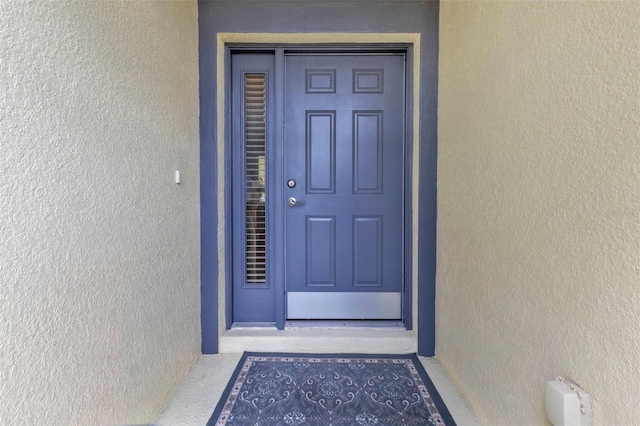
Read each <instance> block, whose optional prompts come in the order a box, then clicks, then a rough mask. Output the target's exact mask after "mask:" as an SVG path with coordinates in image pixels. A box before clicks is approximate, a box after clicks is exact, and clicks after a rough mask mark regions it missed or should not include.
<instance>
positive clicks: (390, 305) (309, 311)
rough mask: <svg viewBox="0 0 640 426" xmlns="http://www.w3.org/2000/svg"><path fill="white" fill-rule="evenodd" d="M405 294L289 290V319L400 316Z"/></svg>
mask: <svg viewBox="0 0 640 426" xmlns="http://www.w3.org/2000/svg"><path fill="white" fill-rule="evenodd" d="M401 318H402V293H400V292H397V293H395V292H394V293H381V292H380V293H373V292H367V293H356V292H347V293H338V292H335V293H331V292H288V293H287V319H401Z"/></svg>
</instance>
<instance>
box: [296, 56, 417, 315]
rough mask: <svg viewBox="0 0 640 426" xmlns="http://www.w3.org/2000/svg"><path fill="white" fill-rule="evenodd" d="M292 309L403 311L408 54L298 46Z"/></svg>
mask: <svg viewBox="0 0 640 426" xmlns="http://www.w3.org/2000/svg"><path fill="white" fill-rule="evenodd" d="M285 66H286V83H285V153H284V154H285V170H284V173H285V181H287V188H285V194H286V200H285V201H286V202H287V207H286V209H285V212H286V213H285V229H286V235H285V244H286V259H285V269H286V270H285V279H286V283H285V286H286V291H287V318H290V319H311V318H319V319H331V318H336V319H337V318H339V319H354V318H355V319H400V318H401V316H402V315H401V312H402V310H401V308H402V306H401V305H402V303H401V299H402V298H401V293H402V288H403V226H402V225H403V194H404V189H403V171H404V106H405V98H404V96H405V90H404V66H405V58H404V55H400V54H398V55H396V54H389V55H330V54H328V55H290V56H287V57H286V65H285Z"/></svg>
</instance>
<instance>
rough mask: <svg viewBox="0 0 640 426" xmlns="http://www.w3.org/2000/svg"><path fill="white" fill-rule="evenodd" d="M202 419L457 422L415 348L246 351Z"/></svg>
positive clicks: (255, 423)
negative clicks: (396, 352) (407, 350)
mask: <svg viewBox="0 0 640 426" xmlns="http://www.w3.org/2000/svg"><path fill="white" fill-rule="evenodd" d="M207 425H210V426H213V425H216V426H218V425H229V426H231V425H242V426H271V425H295V426H301V425H309V426H346V425H354V426H374V425H376V426H383V425H384V426H386V425H389V426H395V425H412V426H414V425H415V426H418V425H420V426H424V425H455V422H454V421H453V418H452V417H451V414H450V413H449V410H447V407H446V406H445V405H444V403H443V402H442V399H441V398H440V395H438V392H437V391H436V389H435V387H434V386H433V383H431V380H430V379H429V376H428V375H427V373H426V372H425V371H424V368H423V367H422V365H421V364H420V360H419V359H418V357H417V356H416V355H415V354H408V355H370V354H335V355H328V354H313V355H308V354H292V353H269V354H268V353H248V352H245V354H244V355H243V357H242V359H241V360H240V362H239V363H238V367H237V368H236V371H235V372H234V373H233V376H232V377H231V379H230V380H229V384H228V385H227V388H226V389H225V391H224V393H223V394H222V397H221V399H220V402H218V406H217V407H216V409H215V411H214V412H213V416H212V417H211V419H210V420H209V422H208V423H207Z"/></svg>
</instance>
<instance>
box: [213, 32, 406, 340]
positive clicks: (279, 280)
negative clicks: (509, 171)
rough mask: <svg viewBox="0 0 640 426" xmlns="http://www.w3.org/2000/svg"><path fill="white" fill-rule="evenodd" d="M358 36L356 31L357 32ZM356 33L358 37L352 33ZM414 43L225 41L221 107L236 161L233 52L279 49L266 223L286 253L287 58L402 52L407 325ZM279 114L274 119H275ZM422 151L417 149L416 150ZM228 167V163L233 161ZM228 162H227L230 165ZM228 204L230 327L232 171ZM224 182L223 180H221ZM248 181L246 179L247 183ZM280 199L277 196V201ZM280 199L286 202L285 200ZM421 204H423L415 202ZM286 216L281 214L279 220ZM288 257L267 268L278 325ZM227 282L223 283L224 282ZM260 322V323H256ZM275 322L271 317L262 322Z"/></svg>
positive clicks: (276, 249)
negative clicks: (232, 77) (304, 55)
mask: <svg viewBox="0 0 640 426" xmlns="http://www.w3.org/2000/svg"><path fill="white" fill-rule="evenodd" d="M351 36H353V35H351ZM350 38H352V37H350ZM413 48H414V46H413V44H412V43H349V44H348V45H347V44H335V43H331V44H328V43H306V44H301V43H279V44H277V45H276V44H265V43H259V44H256V43H238V42H225V44H224V55H225V56H224V57H225V65H224V72H225V77H224V78H225V96H224V102H225V105H224V109H221V108H219V109H218V111H220V110H223V111H225V117H224V123H226V127H225V129H224V148H225V151H224V160H225V164H227V165H230V164H232V161H233V158H232V157H233V156H232V154H233V151H234V149H237V148H234V146H233V137H232V128H233V127H232V126H233V123H232V122H231V120H232V118H231V115H232V108H231V103H232V99H233V93H232V88H231V86H232V84H231V78H230V77H231V75H232V64H231V62H232V61H231V58H232V56H233V55H234V54H242V53H251V54H254V53H255V54H264V53H268V54H270V53H273V57H274V64H275V66H274V69H275V72H274V75H275V82H274V84H273V92H274V94H273V95H271V96H273V97H274V98H275V102H274V104H275V111H272V112H271V114H273V118H269V119H268V120H269V121H270V122H273V123H275V126H274V127H275V131H274V132H273V133H274V137H275V140H274V141H272V143H267V146H266V149H267V155H268V156H271V161H270V162H269V164H270V165H271V168H267V181H268V182H270V183H269V188H266V191H267V193H268V196H267V199H268V200H272V201H271V206H268V207H267V223H266V227H267V229H269V230H270V235H269V234H268V235H267V239H266V247H267V253H272V254H271V256H269V257H270V258H271V259H274V258H275V259H282V260H284V259H285V258H286V256H285V250H286V242H285V222H284V218H285V216H286V214H285V209H286V208H285V207H284V199H285V194H284V189H283V188H284V187H285V181H286V177H285V176H284V152H285V137H284V126H285V117H284V99H285V84H286V83H285V76H286V72H285V66H286V65H285V62H286V57H287V55H288V54H292V53H293V54H307V53H308V54H318V55H323V54H332V53H334V54H335V53H337V54H363V53H364V54H371V55H384V54H402V55H404V58H405V66H404V83H405V84H404V94H403V95H404V114H403V123H404V124H403V125H404V131H403V153H402V157H403V184H402V187H403V206H402V216H403V219H402V220H403V225H402V229H403V250H402V251H403V253H402V262H403V267H402V288H401V298H402V307H401V309H402V311H401V315H402V318H401V320H402V323H403V324H404V326H405V328H406V329H407V330H412V328H413V324H414V323H415V319H414V318H413V306H412V305H413V298H412V295H413V294H414V289H413V288H412V287H413V286H412V285H410V284H412V283H415V281H414V280H413V279H412V278H411V277H412V269H413V258H412V210H413V206H414V204H413V200H412V195H413V179H412V178H413V175H412V172H413V167H412V164H413V163H412V158H413V155H414V153H413V146H414V145H415V144H414V141H413V139H412V135H413V134H414V131H415V129H414V126H413V120H414V117H413V115H412V114H411V112H412V111H413V109H414V108H413V84H414V81H413V75H414V66H412V65H415V64H414V63H413V57H414V55H413ZM272 120H273V121H272ZM416 155H417V153H416ZM227 167H228V166H227ZM227 167H224V168H225V169H226V168H227ZM224 179H225V181H224V193H225V198H224V209H225V217H226V218H230V219H229V220H228V221H226V225H225V240H226V249H225V259H224V262H225V263H224V264H225V270H226V272H227V273H226V274H225V278H226V280H225V283H224V295H225V297H224V300H225V304H224V305H225V316H224V324H225V329H226V330H228V329H230V328H231V326H232V324H233V306H234V301H233V298H234V297H235V296H234V295H233V289H234V282H233V281H234V276H233V271H234V263H233V262H234V259H233V258H234V252H235V250H234V248H233V228H234V224H233V221H234V219H233V218H235V217H237V216H236V215H235V214H234V212H233V202H232V194H233V182H232V178H231V175H230V174H226V175H225V177H224ZM219 183H220V182H219ZM241 187H244V185H241ZM273 200H275V201H273ZM279 201H280V202H279ZM415 206H417V204H415ZM278 219H280V220H278ZM285 266H286V265H285V263H284V262H282V261H270V260H268V261H267V271H268V273H270V276H268V281H270V282H271V285H273V288H274V290H275V326H276V328H277V329H279V330H283V329H284V327H285V322H286V318H287V314H286V311H287V295H286V280H285V276H286V268H285ZM220 284H221V283H220ZM252 325H256V324H252ZM262 325H269V323H266V324H262Z"/></svg>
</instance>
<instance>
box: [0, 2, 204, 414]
mask: <svg viewBox="0 0 640 426" xmlns="http://www.w3.org/2000/svg"><path fill="white" fill-rule="evenodd" d="M197 37H198V35H197V4H196V2H195V1H180V2H171V1H159V2H138V1H136V2H129V1H124V2H122V1H104V2H90V1H77V2H66V1H64V2H63V1H60V2H49V1H22V0H17V1H12V0H3V1H0V171H2V177H1V178H0V281H1V284H0V424H2V425H14V424H21V425H22V424H59V425H62V424H66V425H71V424H122V423H142V422H146V421H149V420H151V419H153V417H154V416H155V414H156V413H157V412H158V411H159V409H160V408H161V406H162V404H163V402H164V401H165V400H166V399H167V398H168V397H169V396H170V395H171V393H172V392H173V389H175V387H176V386H177V383H178V382H179V380H180V379H181V377H182V376H183V375H184V374H185V373H186V371H187V370H188V369H189V367H190V366H191V365H192V364H193V362H194V361H195V360H196V359H197V357H198V354H199V353H200V326H199V315H200V302H199V284H200V273H199V268H200V255H199V253H200V251H199V250H200V249H199V247H200V237H199V201H198V200H199V195H198V193H199V189H198V188H199V179H198V176H199V174H198V173H199V158H198V152H199V149H198V146H199V132H198V69H197V62H198V52H197V48H198V39H197ZM176 169H180V170H181V171H182V175H183V183H182V184H181V185H176V184H175V183H173V177H174V170H176Z"/></svg>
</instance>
